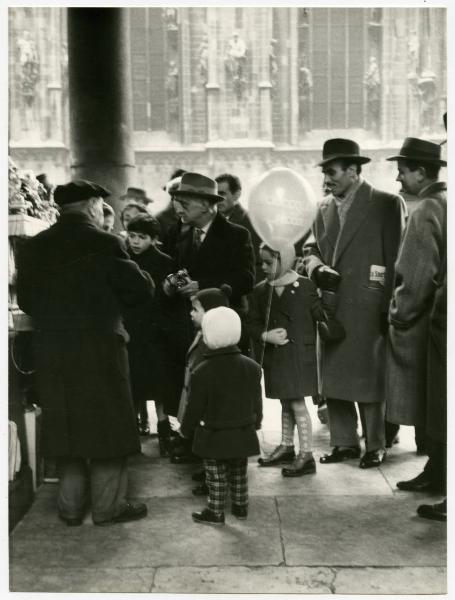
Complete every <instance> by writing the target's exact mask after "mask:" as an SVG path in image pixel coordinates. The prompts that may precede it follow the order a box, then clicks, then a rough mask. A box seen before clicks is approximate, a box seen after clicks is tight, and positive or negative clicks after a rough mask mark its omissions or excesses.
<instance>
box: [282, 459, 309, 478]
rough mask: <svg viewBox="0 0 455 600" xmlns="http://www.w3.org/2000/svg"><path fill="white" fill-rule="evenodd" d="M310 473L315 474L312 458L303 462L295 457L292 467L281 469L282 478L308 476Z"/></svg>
mask: <svg viewBox="0 0 455 600" xmlns="http://www.w3.org/2000/svg"><path fill="white" fill-rule="evenodd" d="M311 473H316V463H315V462H314V458H310V459H309V460H305V459H304V458H303V457H302V456H297V458H296V459H295V461H294V462H293V463H292V465H290V466H289V467H285V468H284V469H281V474H282V475H283V477H301V476H302V475H309V474H311Z"/></svg>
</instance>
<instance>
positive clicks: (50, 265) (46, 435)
mask: <svg viewBox="0 0 455 600" xmlns="http://www.w3.org/2000/svg"><path fill="white" fill-rule="evenodd" d="M107 195H109V192H108V191H107V190H105V189H104V188H102V187H101V186H98V185H96V184H94V183H91V182H88V181H84V180H78V181H73V182H71V183H68V184H66V185H61V186H58V187H57V188H56V190H55V194H54V198H55V201H56V202H57V204H59V205H60V207H61V216H60V218H59V220H58V222H57V223H56V224H55V225H53V226H52V227H51V228H50V229H48V230H46V231H43V232H42V233H40V234H38V235H37V236H35V237H33V238H31V239H30V240H29V241H27V243H26V244H25V245H24V247H23V249H22V251H21V253H20V255H19V257H18V274H17V296H18V304H19V306H20V308H21V309H22V310H23V311H24V312H26V313H27V314H29V315H30V316H31V317H33V321H34V326H35V330H36V331H35V361H36V382H37V392H38V396H39V398H40V402H41V406H42V409H43V425H42V427H43V428H42V452H43V455H44V456H47V457H52V458H57V459H58V463H59V470H60V483H59V491H58V508H59V516H60V518H61V519H62V520H63V521H65V522H66V523H67V524H68V525H80V524H81V523H82V519H83V516H84V513H85V510H86V506H87V504H89V501H90V502H91V510H92V519H93V521H94V523H95V524H97V525H105V524H110V523H117V522H125V521H131V520H135V519H140V518H142V517H145V516H146V514H147V507H146V506H145V505H144V504H136V505H133V504H130V503H128V502H127V501H126V495H127V483H128V481H127V477H128V473H127V465H126V460H127V457H128V456H129V455H131V454H134V453H136V452H138V451H139V450H140V443H139V437H138V433H137V429H136V420H135V415H134V410H133V405H132V400H131V391H130V382H129V370H128V357H127V350H126V331H125V330H124V328H123V324H122V319H121V313H122V310H123V308H124V306H125V305H128V306H131V305H134V304H135V303H139V302H144V301H146V300H147V298H148V297H151V296H152V294H153V288H154V286H153V282H152V281H151V278H150V277H149V276H148V275H147V274H145V273H143V272H141V271H140V269H139V267H138V266H137V265H136V264H135V263H133V262H132V261H130V260H129V259H128V255H127V253H126V251H125V250H124V247H123V244H122V241H121V240H120V239H119V238H118V236H116V235H113V234H110V233H107V232H105V231H102V230H101V229H100V228H102V225H103V197H105V196H107Z"/></svg>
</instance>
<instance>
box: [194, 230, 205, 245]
mask: <svg viewBox="0 0 455 600" xmlns="http://www.w3.org/2000/svg"><path fill="white" fill-rule="evenodd" d="M202 234H203V231H202V229H199V227H195V228H194V233H193V236H194V237H193V244H194V247H195V248H196V250H199V246H200V245H201V244H202Z"/></svg>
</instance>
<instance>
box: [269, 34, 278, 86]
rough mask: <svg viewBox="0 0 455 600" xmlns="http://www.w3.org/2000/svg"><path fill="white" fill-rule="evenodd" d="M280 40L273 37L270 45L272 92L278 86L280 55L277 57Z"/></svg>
mask: <svg viewBox="0 0 455 600" xmlns="http://www.w3.org/2000/svg"><path fill="white" fill-rule="evenodd" d="M277 48H278V40H275V39H271V40H270V46H269V69H270V83H271V85H272V90H271V91H272V93H273V91H274V89H275V88H276V84H277V81H278V60H277V59H278V57H277Z"/></svg>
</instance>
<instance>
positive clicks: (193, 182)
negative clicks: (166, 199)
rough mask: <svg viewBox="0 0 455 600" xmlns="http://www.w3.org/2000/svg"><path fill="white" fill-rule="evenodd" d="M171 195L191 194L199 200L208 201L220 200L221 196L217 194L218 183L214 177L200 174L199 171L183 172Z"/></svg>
mask: <svg viewBox="0 0 455 600" xmlns="http://www.w3.org/2000/svg"><path fill="white" fill-rule="evenodd" d="M172 195H173V196H176V197H177V198H178V197H179V196H191V197H193V198H199V199H200V200H209V201H210V202H221V201H222V200H224V198H223V196H219V195H218V184H217V182H216V181H215V180H214V179H210V177H206V176H205V175H201V174H200V173H184V174H183V175H182V178H181V180H180V183H179V185H178V188H177V189H176V190H173V191H172Z"/></svg>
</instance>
